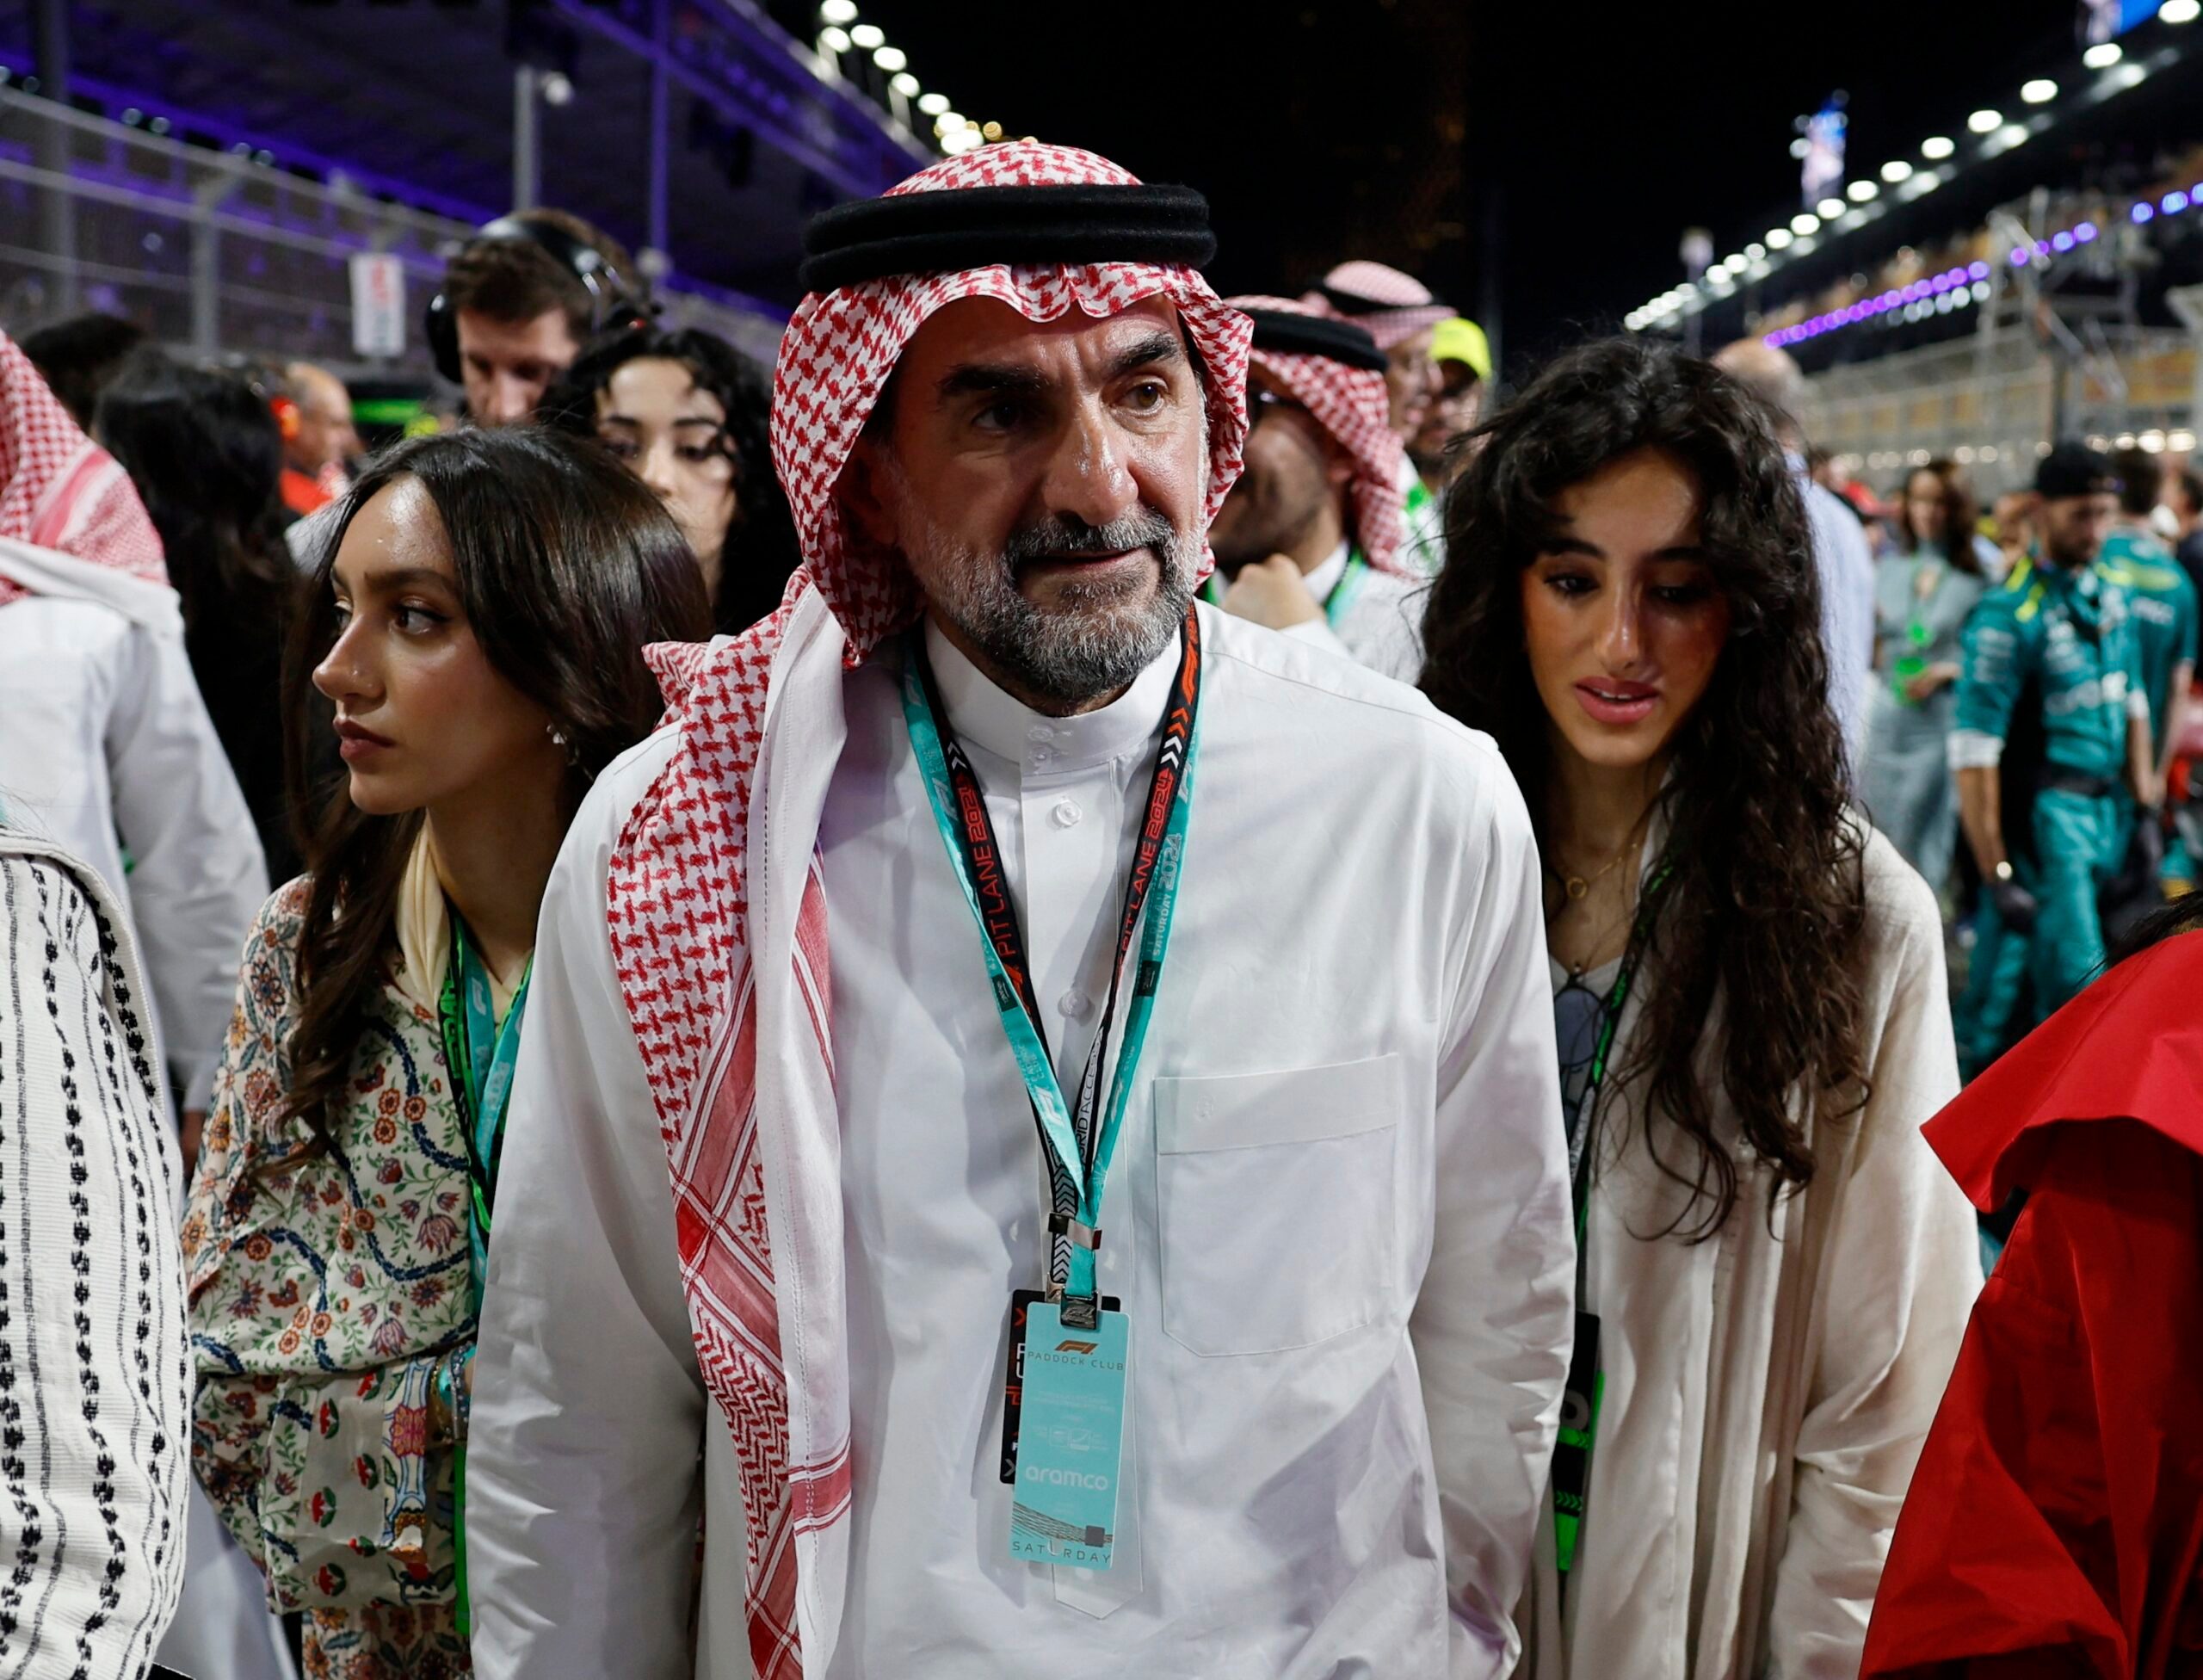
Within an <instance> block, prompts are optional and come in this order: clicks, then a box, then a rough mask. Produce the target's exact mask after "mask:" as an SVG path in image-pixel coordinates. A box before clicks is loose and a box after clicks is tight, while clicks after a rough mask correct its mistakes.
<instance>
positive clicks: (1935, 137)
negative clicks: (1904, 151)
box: [1920, 134, 1959, 163]
mask: <svg viewBox="0 0 2203 1680" xmlns="http://www.w3.org/2000/svg"><path fill="white" fill-rule="evenodd" d="M1958 149H1959V148H1958V144H1957V142H1956V141H1954V140H1953V139H1951V138H1950V137H1949V136H1948V135H1947V134H1930V135H1929V136H1928V138H1927V139H1924V140H1922V141H1921V143H1920V155H1921V156H1922V157H1931V158H1934V159H1935V160H1936V161H1937V162H1939V163H1940V162H1941V160H1942V159H1944V158H1946V157H1949V156H1950V155H1951V154H1952V153H1953V151H1957V150H1958Z"/></svg>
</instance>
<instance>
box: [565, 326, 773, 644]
mask: <svg viewBox="0 0 2203 1680" xmlns="http://www.w3.org/2000/svg"><path fill="white" fill-rule="evenodd" d="M771 408H772V391H771V388H770V387H769V386H768V385H767V383H766V380H765V376H764V375H763V374H762V373H761V372H759V370H758V369H757V368H756V366H755V365H753V364H752V363H751V361H750V359H749V357H747V356H745V355H743V353H742V352H741V351H739V350H737V349H735V347H734V346H733V345H731V344H730V343H727V342H726V340H725V339H724V338H720V337H717V336H716V335H714V334H712V333H708V332H704V331H701V330H698V329H696V328H693V327H692V328H684V329H682V330H680V331H677V332H668V331H665V330H663V329H661V328H657V327H651V326H637V327H630V328H627V329H626V330H623V331H621V332H619V333H617V334H615V335H614V336H612V337H607V338H602V339H599V340H597V341H596V342H595V343H592V344H591V345H590V346H589V348H588V349H586V350H584V351H583V353H582V355H581V358H580V359H579V360H578V361H576V362H575V363H574V365H573V366H572V367H571V368H569V369H568V370H567V371H566V373H565V375H564V376H563V377H562V378H561V379H560V380H559V381H558V384H557V385H556V386H553V387H552V390H551V392H550V393H549V394H548V395H547V396H546V398H544V404H543V411H544V415H545V417H546V418H547V419H549V420H550V421H551V422H552V423H553V424H556V425H558V426H560V427H563V428H564V429H565V430H567V431H569V432H571V433H572V434H574V435H577V436H583V437H594V438H596V439H599V440H600V441H601V442H602V443H603V444H604V446H605V447H606V448H608V449H609V450H611V451H612V453H613V454H614V455H616V456H617V457H618V458H619V459H620V460H622V461H624V462H626V465H627V469H628V471H630V472H632V473H634V474H635V475H636V476H637V477H639V479H642V481H643V482H644V483H645V484H646V485H649V486H650V487H651V489H652V490H653V491H657V495H658V498H659V499H660V500H661V501H663V503H665V506H666V510H667V511H668V512H669V513H670V514H671V515H672V516H673V517H674V522H675V523H676V524H678V525H679V526H680V527H681V533H682V535H683V536H685V537H686V538H688V547H689V548H690V549H691V550H692V551H693V552H694V554H695V556H696V564H697V565H699V566H700V567H701V568H702V569H703V575H704V590H705V593H706V594H707V595H708V596H710V597H711V602H712V619H713V625H714V627H716V628H717V629H718V630H719V631H720V632H721V633H723V634H725V635H730V636H731V635H737V634H739V633H741V632H743V631H744V630H747V629H748V628H749V627H750V626H751V625H753V624H755V623H756V621H758V620H759V619H761V618H763V617H765V616H767V615H768V614H770V613H771V612H772V611H773V609H774V608H776V607H778V606H779V605H780V604H781V596H782V594H784V593H785V592H786V590H787V582H788V578H789V576H790V574H791V573H793V571H795V568H796V565H797V563H798V559H799V556H798V554H797V553H796V542H795V522H794V521H793V518H791V516H789V513H788V501H787V494H786V492H784V491H782V490H781V482H780V480H779V479H777V478H776V477H774V473H773V454H772V442H771V439H770V437H769V436H768V429H767V422H768V417H769V414H770V411H771Z"/></svg>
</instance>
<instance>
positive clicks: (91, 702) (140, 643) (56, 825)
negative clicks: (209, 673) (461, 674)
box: [0, 541, 268, 1108]
mask: <svg viewBox="0 0 2203 1680" xmlns="http://www.w3.org/2000/svg"><path fill="white" fill-rule="evenodd" d="M0 576H8V577H11V578H17V579H18V580H19V581H21V582H22V584H24V585H25V586H26V587H28V588H29V589H30V590H33V591H34V593H33V594H31V595H30V596H27V597H25V598H23V599H21V600H17V601H15V602H10V603H9V605H7V606H5V607H0V806H4V808H5V810H6V812H7V819H8V820H9V822H11V823H13V824H14V825H15V826H17V827H18V828H21V829H22V830H24V831H26V832H28V833H31V834H34V835H37V836H38V837H40V838H43V839H46V840H51V841H52V842H53V843H55V844H57V845H59V846H61V847H62V848H64V849H66V850H68V851H69V852H71V853H72V854H74V855H76V856H77V857H78V858H80V859H82V860H83V862H86V863H88V864H89V865H90V866H91V867H92V868H94V869H96V870H97V871H98V872H99V875H100V879H101V880H102V881H104V882H105V883H106V885H107V887H108V891H109V892H113V893H114V896H115V898H116V899H118V900H119V901H120V904H121V905H122V909H123V915H124V917H126V918H127V921H128V922H129V924H130V929H131V933H132V936H133V938H134V940H135V941H136V942H137V946H138V950H139V954H140V957H141V959H142V960H143V961H144V963H145V977H146V983H147V984H148V985H150V986H151V988H152V993H153V1010H154V1013H155V1015H156V1016H157V1018H158V1021H159V1024H160V1030H161V1036H162V1041H163V1042H164V1044H165V1045H166V1047H167V1050H168V1056H169V1059H170V1062H171V1063H172V1064H174V1065H175V1066H176V1070H177V1073H178V1076H179V1086H180V1089H179V1093H178V1094H179V1095H180V1096H182V1098H183V1100H184V1102H185V1103H186V1105H187V1106H188V1107H194V1108H204V1107H206V1105H207V1095H208V1093H209V1092H211V1091H212V1090H213V1080H214V1065H215V1063H216V1062H217V1061H218V1060H219V1059H220V1056H221V1050H222V1041H223V1038H224V1036H225V1035H226V1034H227V1033H228V1031H229V1027H230V1016H231V1011H232V1010H234V1008H235V1007H236V1004H237V987H238V966H239V964H240V963H241V962H242V961H243V960H244V937H245V935H246V933H247V932H248V931H250V929H251V927H252V923H253V918H254V917H256V915H258V914H259V912H260V906H261V905H262V902H263V901H264V900H265V899H267V897H268V866H267V864H266V862H264V861H263V860H262V856H261V852H260V841H259V837H258V836H257V835H256V832H255V831H254V829H253V826H252V814H251V812H250V811H248V810H247V809H246V808H245V803H244V794H242V793H241V792H239V791H238V781H237V776H236V775H235V774H234V773H233V772H232V771H231V769H230V761H229V758H228V757H227V756H226V755H225V753H224V752H223V750H222V743H221V740H220V738H219V737H218V736H217V735H216V734H215V733H214V726H213V721H212V720H210V719H209V718H208V717H207V706H206V702H205V701H202V700H201V698H200V695H199V685H198V683H197V682H196V681H194V678H193V676H192V674H191V662H190V660H189V658H188V657H187V656H186V654H185V652H184V648H183V621H182V616H181V615H180V613H179V611H178V608H177V606H176V592H175V590H171V589H170V588H168V587H167V586H166V585H165V584H154V583H149V582H147V581H146V580H145V579H144V578H134V577H133V576H131V575H130V574H129V573H127V572H125V571H120V570H119V569H117V568H115V567H114V566H104V565H94V564H93V563H91V562H90V561H88V560H82V559H75V558H73V557H71V556H70V555H67V554H61V553H55V552H53V551H52V550H51V549H44V548H34V547H31V546H30V545H29V544H28V543H19V542H10V541H0ZM125 846H127V847H128V848H129V850H130V862H129V864H128V866H127V868H126V867H125V864H124V862H123V848H124V847H125Z"/></svg>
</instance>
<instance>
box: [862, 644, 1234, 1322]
mask: <svg viewBox="0 0 2203 1680" xmlns="http://www.w3.org/2000/svg"><path fill="white" fill-rule="evenodd" d="M1200 668H1201V658H1200V619H1199V617H1198V616H1197V615H1195V614H1194V611H1193V609H1192V608H1188V609H1187V613H1186V621H1185V626H1184V627H1183V629H1182V631H1181V633H1180V643H1179V657H1178V673H1177V676H1176V679H1175V680H1174V681H1173V682H1172V685H1171V690H1170V701H1169V707H1167V709H1166V710H1165V711H1164V713H1163V742H1162V744H1161V746H1160V747H1159V748H1158V749H1157V753H1156V759H1155V769H1154V773H1153V775H1151V778H1150V779H1149V782H1148V789H1147V799H1146V801H1145V804H1144V805H1143V806H1142V807H1141V814H1140V825H1139V840H1138V843H1137V845H1136V847H1135V849H1134V851H1133V854H1132V874H1131V875H1130V876H1129V877H1128V878H1127V879H1126V882H1125V898H1124V908H1123V911H1122V912H1121V914H1120V916H1119V917H1118V923H1117V949H1116V958H1115V961H1114V963H1113V964H1112V966H1111V968H1110V971H1109V996H1108V1003H1107V1004H1105V1006H1104V1007H1103V1010H1102V1013H1101V1024H1100V1025H1099V1026H1098V1027H1097V1028H1095V1034H1094V1042H1093V1043H1092V1045H1091V1046H1090V1047H1089V1048H1088V1051H1087V1055H1086V1063H1085V1067H1084V1071H1083V1073H1082V1075H1081V1077H1080V1079H1079V1083H1078V1090H1077V1100H1076V1103H1066V1102H1065V1100H1064V1093H1063V1089H1062V1086H1061V1085H1060V1084H1058V1081H1057V1078H1056V1072H1055V1067H1054V1065H1053V1064H1052V1062H1051V1061H1050V1059H1049V1056H1048V1048H1047V1041H1046V1036H1045V1035H1044V1034H1043V1032H1042V1029H1041V1026H1040V1000H1039V998H1038V997H1037V996H1036V995H1035V992H1034V983H1033V967H1032V964H1031V962H1030V961H1029V960H1027V954H1026V948H1025V934H1024V929H1023V926H1022V924H1021V922H1020V920H1019V917H1018V913H1017V905H1016V903H1015V900H1014V899H1012V898H1011V896H1010V891H1009V879H1008V877H1007V875H1006V874H1004V873H1003V862H1002V860H1003V850H1002V847H1001V844H1000V843H999V842H997V839H996V838H995V831H994V822H993V819H992V818H990V816H989V815H988V814H987V802H986V797H985V794H984V790H983V789H982V788H981V787H980V786H979V779H978V775H977V774H975V773H974V772H973V770H972V764H971V761H970V760H969V759H968V758H967V757H966V756H965V753H964V750H963V748H962V747H961V746H960V744H958V742H957V739H956V737H955V735H954V733H953V732H952V731H950V730H949V729H948V727H947V711H946V709H945V708H944V707H942V705H941V696H940V694H939V691H938V689H937V688H936V686H935V682H934V677H933V671H932V669H931V667H930V666H929V664H928V663H927V660H926V657H925V644H924V641H923V633H913V634H912V636H911V637H910V641H909V643H908V645H907V653H906V657H905V658H904V664H903V717H904V722H905V723H906V724H907V725H908V726H909V728H910V744H911V746H912V748H913V750H915V751H916V754H917V759H918V767H919V769H920V771H921V772H922V774H923V778H924V781H925V785H926V796H927V798H928V800H930V802H931V803H932V806H933V814H934V820H935V824H936V825H938V826H939V828H940V830H941V840H942V843H944V844H945V845H946V846H947V850H948V858H949V862H950V864H951V865H952V866H953V868H954V869H955V872H956V879H957V884H958V885H959V886H960V887H962V888H963V891H964V901H965V903H966V905H967V906H968V907H969V908H970V910H971V911H972V919H973V920H974V921H975V922H977V923H978V928H979V932H980V936H981V937H980V941H979V945H980V949H981V951H982V953H983V954H984V957H985V960H986V965H987V973H988V976H989V978H990V979H991V980H992V981H993V983H994V991H995V1001H996V1004H997V1006H998V1007H999V1009H1000V1010H1001V1016H1002V1023H1003V1033H1004V1034H1005V1035H1007V1037H1008V1038H1009V1048H1010V1053H1011V1055H1012V1057H1013V1058H1014V1059H1015V1061H1016V1063H1017V1071H1018V1073H1019V1075H1020V1077H1021V1078H1023V1080H1024V1082H1025V1094H1026V1096H1027V1099H1028V1100H1029V1102H1030V1103H1031V1104H1032V1108H1033V1116H1034V1121H1035V1122H1036V1123H1037V1124H1038V1126H1039V1127H1040V1142H1041V1148H1042V1150H1043V1152H1044V1153H1045V1154H1046V1157H1047V1161H1048V1180H1049V1191H1050V1200H1051V1204H1052V1206H1051V1212H1050V1217H1049V1220H1048V1229H1049V1232H1050V1234H1051V1238H1052V1240H1051V1242H1050V1244H1049V1257H1048V1298H1049V1299H1050V1300H1063V1299H1064V1298H1065V1297H1066V1296H1068V1297H1070V1298H1071V1299H1072V1300H1078V1301H1081V1302H1088V1303H1090V1302H1091V1301H1092V1300H1094V1298H1095V1282H1094V1256H1095V1248H1096V1247H1097V1246H1098V1245H1099V1243H1100V1240H1101V1196H1102V1192H1103V1189H1104V1188H1105V1187H1106V1185H1107V1183H1108V1174H1109V1163H1110V1159H1111V1158H1112V1156H1114V1153H1115V1152H1116V1146H1117V1138H1118V1134H1119V1133H1120V1132H1121V1131H1122V1129H1123V1127H1124V1119H1125V1111H1126V1107H1127V1106H1128V1104H1129V1103H1130V1101H1131V1097H1132V1075H1133V1072H1134V1070H1135V1069H1136V1068H1137V1067H1138V1065H1139V1055H1140V1050H1141V1047H1142V1046H1143V1045H1144V1043H1145V1041H1146V1037H1147V1028H1148V1023H1149V1021H1150V1019H1151V1017H1152V1016H1153V1014H1154V1011H1155V994H1156V988H1157V983H1158V982H1159V981H1160V979H1161V978H1162V973H1163V957H1164V955H1165V954H1166V952H1167V951H1168V949H1169V941H1170V921H1171V916H1172V913H1173V911H1175V910H1176V906H1177V901H1178V885H1179V879H1180V874H1181V871H1182V868H1183V865H1184V861H1185V846H1186V830H1187V825H1188V821H1189V819H1190V818H1191V815H1192V812H1193V800H1194V756H1195V751H1196V749H1197V748H1198V746H1199V744H1200V730H1199V718H1200ZM1151 898H1152V902H1150V899H1151ZM1143 909H1145V912H1146V914H1145V920H1144V922H1143V917H1142V911H1143ZM1135 930H1139V933H1140V952H1139V967H1138V970H1137V973H1136V974H1135V977H1134V980H1133V985H1132V1006H1131V1010H1130V1012H1129V1014H1128V1015H1127V1016H1126V1022H1125V1034H1124V1043H1123V1047H1122V1048H1121V1049H1120V1052H1119V1053H1118V1057H1117V1069H1116V1073H1115V1075H1114V1078H1112V1080H1111V1081H1110V1086H1109V1099H1108V1109H1107V1110H1106V1112H1099V1110H1098V1105H1099V1102H1100V1095H1101V1064H1102V1061H1103V1059H1104V1056H1105V1054H1106V1053H1107V1047H1108V1041H1109V1035H1110V1029H1111V1027H1112V1024H1113V1023H1114V1021H1115V1019H1116V1013H1117V1000H1118V995H1119V992H1120V989H1121V987H1122V984H1123V981H1124V977H1125V967H1126V955H1127V954H1128V953H1129V952H1130V950H1131V948H1132V935H1133V933H1134V931H1135ZM1097 1118H1098V1119H1099V1121H1100V1124H1099V1126H1098V1127H1097V1125H1096V1121H1097Z"/></svg>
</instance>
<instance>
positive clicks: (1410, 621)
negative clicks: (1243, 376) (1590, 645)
mask: <svg viewBox="0 0 2203 1680" xmlns="http://www.w3.org/2000/svg"><path fill="white" fill-rule="evenodd" d="M1225 301H1226V302H1227V303H1230V304H1231V306H1233V307H1234V308H1236V309H1237V310H1239V311H1240V312H1242V313H1243V314H1245V315H1246V316H1247V317H1248V318H1250V319H1251V320H1252V321H1253V322H1254V324H1255V337H1254V340H1253V348H1252V349H1251V351H1250V354H1249V356H1248V364H1247V444H1246V465H1245V466H1244V467H1243V469H1242V470H1241V472H1240V474H1239V479H1238V482H1237V483H1236V484H1234V485H1232V486H1231V493H1230V494H1229V495H1227V496H1226V497H1225V498H1224V506H1223V508H1222V509H1221V510H1219V512H1218V514H1217V516H1216V522H1215V523H1214V524H1213V525H1212V526H1211V527H1210V528H1209V546H1210V547H1212V548H1213V550H1214V551H1215V553H1216V561H1217V568H1218V570H1217V572H1216V573H1215V574H1213V575H1212V576H1211V577H1210V578H1209V581H1208V584H1207V596H1208V598H1209V599H1210V600H1212V601H1214V602H1218V603H1219V604H1220V605H1221V606H1222V607H1223V608H1224V610H1225V612H1227V613H1231V614H1232V615H1235V616H1237V617H1239V618H1243V619H1248V620H1251V621H1253V622H1255V623H1256V624H1262V625H1267V626H1268V627H1269V628H1271V629H1273V630H1278V631H1282V632H1283V633H1285V634H1287V635H1288V636H1292V637H1295V638H1297V639H1300V640H1303V641H1305V642H1308V643H1310V644H1311V645H1314V646H1317V647H1324V648H1328V649H1330V651H1331V652H1334V653H1338V654H1341V655H1343V656H1344V657H1345V658H1349V659H1357V660H1359V661H1361V663H1362V664H1365V665H1367V666H1368V667H1370V669H1372V670H1379V671H1382V672H1383V673H1384V674H1385V676H1392V677H1397V678H1398V680H1400V681H1401V682H1414V681H1415V679H1416V676H1418V675H1419V674H1420V673H1421V671H1422V638H1421V636H1420V635H1419V633H1418V632H1417V628H1416V618H1417V616H1418V615H1419V613H1420V606H1419V601H1418V597H1420V596H1421V594H1422V589H1421V583H1422V578H1421V576H1420V574H1410V572H1409V571H1407V570H1406V568H1405V567H1404V565H1402V564H1401V562H1400V559H1399V547H1400V541H1401V537H1402V534H1403V532H1402V526H1403V521H1402V516H1401V511H1400V497H1399V489H1398V484H1397V482H1396V481H1395V479H1394V478H1393V463H1394V462H1395V461H1396V460H1398V445H1397V444H1396V443H1395V442H1394V441H1393V438H1392V433H1391V432H1390V431H1389V430H1388V429H1386V423H1385V382H1384V369H1385V357H1384V353H1383V352H1382V351H1380V350H1379V349H1378V348H1377V342H1376V340H1374V339H1373V338H1372V337H1370V336H1369V335H1368V333H1367V332H1366V331H1364V330H1362V329H1361V327H1359V326H1356V325H1355V324H1354V323H1353V322H1351V321H1340V320H1330V319H1327V318H1324V317H1323V316H1322V315H1320V314H1318V313H1317V312H1316V311H1315V310H1313V309H1311V308H1310V307H1309V306H1307V305H1305V304H1301V303H1295V302H1293V300H1290V299H1287V298H1268V297H1241V298H1228V299H1226V300H1225Z"/></svg>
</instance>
